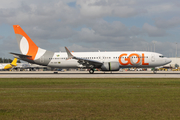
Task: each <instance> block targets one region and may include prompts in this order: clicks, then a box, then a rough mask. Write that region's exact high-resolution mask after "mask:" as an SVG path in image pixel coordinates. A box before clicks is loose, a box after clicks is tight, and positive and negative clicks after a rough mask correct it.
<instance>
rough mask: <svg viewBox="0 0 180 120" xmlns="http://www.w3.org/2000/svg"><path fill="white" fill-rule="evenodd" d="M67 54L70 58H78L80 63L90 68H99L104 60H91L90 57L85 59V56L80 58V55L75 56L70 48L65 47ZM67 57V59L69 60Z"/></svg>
mask: <svg viewBox="0 0 180 120" xmlns="http://www.w3.org/2000/svg"><path fill="white" fill-rule="evenodd" d="M65 49H66V52H67V55H68V59H76V60H78V63H79V64H81V65H83V66H85V67H89V68H99V67H101V66H102V64H103V63H102V62H99V61H96V60H89V59H84V58H80V57H75V56H73V55H72V54H71V52H70V51H69V50H68V48H67V47H65ZM68 59H67V60H68Z"/></svg>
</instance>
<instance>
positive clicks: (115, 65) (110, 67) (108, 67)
mask: <svg viewBox="0 0 180 120" xmlns="http://www.w3.org/2000/svg"><path fill="white" fill-rule="evenodd" d="M101 70H102V71H118V70H119V62H105V63H104V64H103V65H102V66H101Z"/></svg>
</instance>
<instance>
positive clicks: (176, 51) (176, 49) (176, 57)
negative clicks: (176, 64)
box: [176, 43, 177, 58]
mask: <svg viewBox="0 0 180 120" xmlns="http://www.w3.org/2000/svg"><path fill="white" fill-rule="evenodd" d="M176 58H177V43H176Z"/></svg>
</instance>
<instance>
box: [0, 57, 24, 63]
mask: <svg viewBox="0 0 180 120" xmlns="http://www.w3.org/2000/svg"><path fill="white" fill-rule="evenodd" d="M12 61H13V60H12V59H8V58H0V63H11V62H12ZM17 63H21V61H20V60H19V59H18V60H17Z"/></svg>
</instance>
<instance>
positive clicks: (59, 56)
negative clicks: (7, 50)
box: [11, 25, 171, 73]
mask: <svg viewBox="0 0 180 120" xmlns="http://www.w3.org/2000/svg"><path fill="white" fill-rule="evenodd" d="M13 27H14V31H15V34H16V38H17V42H18V44H19V48H20V51H21V54H18V53H11V54H13V55H14V57H16V58H18V59H21V60H24V61H27V62H29V63H33V64H39V65H44V66H49V67H55V68H88V69H89V73H94V68H98V69H100V70H102V71H118V70H119V68H123V67H137V68H152V67H153V68H155V67H158V66H163V65H165V64H168V63H170V62H171V60H170V59H168V58H166V57H164V56H163V55H162V54H159V53H155V52H137V51H135V52H134V51H116V52H72V53H71V52H70V51H69V50H68V48H67V47H65V50H66V52H51V51H47V50H45V49H41V48H39V47H38V46H37V45H36V44H35V43H34V42H33V41H32V40H31V38H30V37H29V36H28V35H27V34H26V33H25V32H24V31H23V29H22V28H21V27H20V26H19V25H13Z"/></svg>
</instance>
